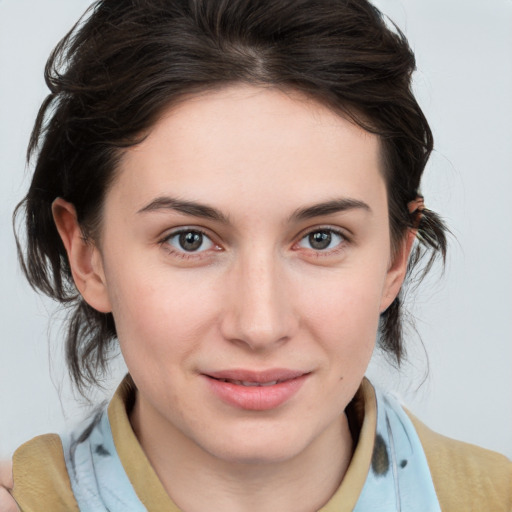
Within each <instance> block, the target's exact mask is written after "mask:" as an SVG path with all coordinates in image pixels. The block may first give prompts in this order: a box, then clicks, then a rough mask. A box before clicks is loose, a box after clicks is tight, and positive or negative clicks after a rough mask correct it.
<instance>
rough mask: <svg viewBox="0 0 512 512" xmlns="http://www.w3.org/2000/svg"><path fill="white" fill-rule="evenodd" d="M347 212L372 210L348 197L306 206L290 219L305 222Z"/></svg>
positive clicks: (357, 200) (363, 203) (361, 202)
mask: <svg viewBox="0 0 512 512" xmlns="http://www.w3.org/2000/svg"><path fill="white" fill-rule="evenodd" d="M347 210H363V211H366V212H368V213H372V209H371V208H370V206H369V205H368V204H366V203H365V202H364V201H360V200H359V199H352V198H349V197H342V198H339V199H333V200H331V201H325V202H323V203H318V204H314V205H312V206H307V207H305V208H300V209H298V210H296V211H295V212H294V213H293V215H292V217H291V218H292V219H295V220H307V219H312V218H314V217H321V216H324V215H333V214H335V213H338V212H344V211H347Z"/></svg>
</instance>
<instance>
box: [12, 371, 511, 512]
mask: <svg viewBox="0 0 512 512" xmlns="http://www.w3.org/2000/svg"><path fill="white" fill-rule="evenodd" d="M134 396H135V389H134V387H133V384H132V383H131V379H129V378H127V379H125V381H124V382H123V383H122V384H121V386H120V387H119V389H118V391H117V392H116V394H115V396H114V398H113V399H112V401H111V403H110V405H109V406H108V408H104V409H103V410H101V411H100V412H99V413H98V414H97V415H96V416H95V417H94V418H93V420H92V421H89V423H88V424H87V425H85V426H81V427H80V428H78V429H77V430H75V431H74V432H72V433H70V434H68V435H65V436H61V437H59V436H56V435H49V436H41V437H39V438H36V439H34V440H32V441H30V442H29V443H27V444H25V445H23V446H22V447H21V448H20V449H18V451H17V452H16V453H15V456H14V484H15V487H14V497H15V499H16V500H17V501H18V503H19V505H20V507H21V510H22V512H33V511H46V510H52V511H55V512H60V511H62V512H64V511H66V512H70V511H72V512H75V511H77V512H78V511H79V512H93V511H94V512H101V511H107V510H108V511H110V512H121V511H123V512H144V511H150V512H160V511H162V512H163V511H166V512H179V510H180V509H179V508H178V507H177V506H176V504H174V503H173V502H172V500H171V498H170V497H169V496H168V494H167V493H166V491H165V489H164V488H163V486H162V484H161V483H160V481H159V479H158V477H157V475H156V474H155V472H154V470H153V468H152V467H151V465H150V463H149V461H148V459H147V458H146V456H145V454H144V452H143V451H142V448H141V446H140V444H139V443H138V441H137V439H136V437H135V434H134V433H133V430H132V429H131V425H130V422H129V419H128V412H127V411H128V410H129V409H130V407H131V405H130V404H132V403H133V401H134ZM353 406H354V407H355V408H359V409H360V410H361V412H362V414H361V416H362V419H361V423H360V425H359V439H358V442H357V445H356V449H355V451H354V455H353V457H352V460H351V463H350V465H349V467H348V470H347V472H346V474H345V477H344V479H343V481H342V483H341V485H340V487H339V488H338V490H337V491H336V493H335V494H334V495H333V496H332V498H331V499H330V500H329V502H328V503H327V504H326V505H325V506H324V507H322V508H321V509H320V512H342V511H343V512H344V511H347V512H348V511H355V512H366V511H375V510H382V511H398V512H401V511H404V512H405V511H410V512H420V511H421V512H438V511H441V510H442V511H443V512H444V511H446V510H447V511H459V510H464V511H470V510H480V511H481V510H486V511H487V510H492V511H493V512H499V511H504V512H510V511H511V510H512V463H510V461H508V460H507V459H506V458H505V457H503V456H500V455H498V454H495V453H493V452H489V451H487V450H482V449H479V448H476V447H472V446H470V445H467V444H465V443H458V442H456V441H451V440H447V439H446V438H443V437H442V436H439V435H438V434H435V433H433V432H432V431H430V430H428V429H427V428H426V427H425V426H424V425H422V424H421V423H420V422H418V420H416V419H415V418H414V417H413V416H412V415H410V414H408V413H407V412H406V411H405V410H404V409H403V408H402V407H401V406H400V405H399V403H398V402H397V401H396V400H395V399H394V398H392V397H390V396H389V395H386V394H384V393H382V392H381V391H379V390H375V389H374V388H373V387H372V386H371V384H370V383H369V382H368V381H366V380H365V381H364V382H363V383H362V386H361V388H360V390H359V392H358V394H357V395H356V397H355V400H354V403H353ZM42 460H44V461H45V462H44V463H43V462H42Z"/></svg>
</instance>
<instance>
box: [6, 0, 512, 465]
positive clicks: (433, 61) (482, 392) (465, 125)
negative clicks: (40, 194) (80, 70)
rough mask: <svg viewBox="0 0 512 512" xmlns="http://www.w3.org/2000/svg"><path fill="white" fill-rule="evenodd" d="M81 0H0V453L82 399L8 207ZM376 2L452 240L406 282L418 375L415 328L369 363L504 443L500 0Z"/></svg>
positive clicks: (507, 89) (508, 311)
mask: <svg viewBox="0 0 512 512" xmlns="http://www.w3.org/2000/svg"><path fill="white" fill-rule="evenodd" d="M89 3H90V2H89V1H88V0H44V1H43V0H37V1H36V0H0V250H1V253H0V254H1V260H0V263H1V264H0V284H1V286H0V326H1V336H0V457H4V458H5V457H6V456H9V455H10V453H11V452H12V451H13V450H14V449H15V447H16V446H18V445H19V444H20V443H21V442H23V441H25V440H27V439H29V438H30V437H33V436H34V435H37V434H40V433H44V432H49V431H58V430H61V429H62V428H63V427H64V426H65V424H66V422H67V423H73V422H75V421H76V420H77V419H78V418H80V417H81V416H82V415H84V414H85V412H86V410H85V409H84V408H83V407H81V406H79V405H77V404H76V401H75V400H74V398H73V395H72V392H71V391H70V387H69V383H68V381H67V379H66V377H65V375H66V371H65V369H64V365H63V362H62V357H61V344H60V340H61V339H62V336H61V334H60V333H59V332H58V321H56V319H54V320H55V321H53V322H49V318H50V315H51V314H52V311H53V306H52V304H50V303H49V302H48V301H43V300H41V299H40V298H38V297H37V296H36V294H35V293H34V292H33V291H32V290H31V289H30V288H29V287H28V285H27V284H26V283H25V282H24V280H23V278H22V276H21V272H20V270H19V269H18V266H17V261H16V255H15V244H14V239H13V235H12V229H11V214H12V210H13V208H14V206H15V205H16V203H17V202H18V201H19V200H20V199H21V198H22V196H23V195H24V193H25V191H26V188H27V184H28V171H27V170H26V169H25V163H24V153H25V148H26V144H27V141H28V137H29V133H30V130H31V127H32V123H33V121H34V119H35V115H36V112H37V109H38V106H39V104H40V103H41V101H42V100H43V98H44V96H45V94H46V89H45V86H44V83H43V78H42V75H43V66H44V63H45V61H46V58H47V56H48V54H49V52H50V50H51V49H52V48H53V46H54V45H55V43H56V42H57V41H58V40H59V39H60V37H61V36H63V35H64V33H65V32H66V31H67V30H68V29H69V28H70V27H71V25H72V23H73V22H74V21H75V20H76V19H77V17H78V16H79V14H81V12H82V11H83V10H84V9H85V7H86V6H87V5H88V4H89ZM376 3H377V5H378V6H379V7H380V8H381V9H382V10H383V11H384V12H385V13H387V14H388V15H390V17H391V18H392V19H394V20H395V21H396V22H397V24H398V25H399V26H400V27H401V28H402V30H403V31H404V32H405V34H406V35H407V36H408V38H409V41H410V43H411V46H412V47H413V49H414V50H415V52H416V56H417V62H418V69H419V71H418V72H417V74H416V76H415V90H416V93H417V96H418V98H419V101H420V104H421V105H422V107H423V109H424V111H425V113H426V115H427V118H428V119H429V121H430V123H431V126H432V129H433V131H434V135H435V140H436V152H435V154H434V155H433V157H432V160H431V162H430V164H429V166H428V168H427V172H426V177H425V182H424V187H423V192H424V195H425V196H426V202H427V206H428V207H430V208H432V209H434V210H436V211H438V212H440V213H441V214H442V215H443V216H444V218H445V219H446V221H447V223H448V224H449V226H450V228H451V230H452V231H453V233H454V235H455V237H456V240H455V239H452V243H451V245H450V255H449V260H448V265H447V270H446V274H445V276H444V277H441V278H435V279H429V281H428V282H425V283H424V284H423V285H422V287H421V288H420V290H419V292H418V293H417V295H416V306H415V308H414V311H415V315H416V317H417V329H418V331H419V333H420V335H421V338H422V341H423V344H424V346H425V348H426V351H427V353H428V356H429V359H430V373H429V375H428V377H427V379H426V380H425V381H424V382H423V380H424V377H425V371H426V363H425V355H424V352H423V351H422V349H421V343H420V342H419V340H418V337H417V336H414V335H411V342H410V345H411V362H410V364H408V365H407V366H406V367H405V368H404V369H403V370H402V372H401V373H400V374H399V375H397V374H396V372H395V371H394V370H391V369H390V368H389V367H386V365H385V364H383V363H382V361H381V360H379V359H377V360H376V361H375V362H374V363H372V367H371V369H370V373H371V375H373V378H374V379H375V380H378V381H380V382H381V383H384V385H386V386H387V387H388V388H390V389H395V390H396V391H397V392H398V393H399V394H401V395H402V397H403V398H404V400H405V402H406V403H407V404H408V406H409V408H410V409H411V410H412V411H413V412H415V413H416V414H417V415H418V416H419V417H420V418H421V419H422V420H423V421H425V422H426V423H427V424H429V425H430V426H431V427H432V428H433V429H435V430H438V431H440V432H442V433H444V434H446V435H448V436H451V437H455V438H458V439H461V440H465V441H469V442H472V443H475V444H479V445H481V446H484V447H487V448H491V449H494V450H498V451H500V452H502V453H505V454H506V455H508V456H509V457H512V213H511V204H512V201H511V193H512V1H511V0H487V1H485V2H482V1H481V0H465V1H461V0H429V1H425V0H379V1H378V2H376ZM50 323H51V324H52V325H54V326H55V327H52V329H51V330H49V327H48V326H49V325H50ZM49 340H50V347H51V348H50V350H49V348H48V346H49ZM118 366H121V365H118ZM121 372H122V370H119V369H117V371H116V372H114V376H113V378H112V383H115V382H116V381H117V380H118V379H119V375H120V373H121ZM422 382H423V383H422ZM109 393H110V391H108V390H107V394H109ZM64 409H65V410H66V414H64V413H63V410H64Z"/></svg>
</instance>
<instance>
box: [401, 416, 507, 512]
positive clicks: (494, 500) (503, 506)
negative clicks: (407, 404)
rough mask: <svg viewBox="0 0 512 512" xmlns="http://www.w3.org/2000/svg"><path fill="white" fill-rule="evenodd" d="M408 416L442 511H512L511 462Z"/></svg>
mask: <svg viewBox="0 0 512 512" xmlns="http://www.w3.org/2000/svg"><path fill="white" fill-rule="evenodd" d="M408 415H409V417H410V419H411V421H412V423H413V425H414V427H415V429H416V432H417V433H418V437H419V438H420V441H421V444H422V446H423V449H424V450H425V455H426V457H427V461H428V465H429V468H430V472H431V474H432V479H433V481H434V487H435V490H436V493H437V495H438V498H439V501H440V503H441V507H442V509H443V511H447V512H450V511H458V510H464V511H467V512H469V511H481V510H492V511H493V512H501V511H503V512H510V511H511V510H512V462H511V461H510V460H508V459H507V458H506V457H505V456H503V455H501V454H499V453H496V452H493V451H490V450H485V449H483V448H480V447H478V446H474V445H472V444H468V443H463V442H460V441H455V440H453V439H450V438H448V437H445V436H442V435H440V434H437V433H436V432H434V431H432V430H431V429H429V428H428V427H427V426H426V425H424V424H423V423H422V422H421V421H419V420H418V419H417V418H415V417H414V416H413V415H412V414H410V413H409V412H408Z"/></svg>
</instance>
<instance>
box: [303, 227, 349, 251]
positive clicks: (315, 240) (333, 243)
mask: <svg viewBox="0 0 512 512" xmlns="http://www.w3.org/2000/svg"><path fill="white" fill-rule="evenodd" d="M344 241H345V237H344V236H343V235H342V234H341V233H339V232H337V231H334V230H333V229H317V230H315V231H311V232H310V233H308V234H307V235H306V236H305V237H303V238H302V239H301V240H300V241H299V243H298V246H299V247H303V248H305V249H313V250H315V251H327V250H329V249H334V248H336V247H339V246H340V245H341V244H342V243H343V242H344Z"/></svg>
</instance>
